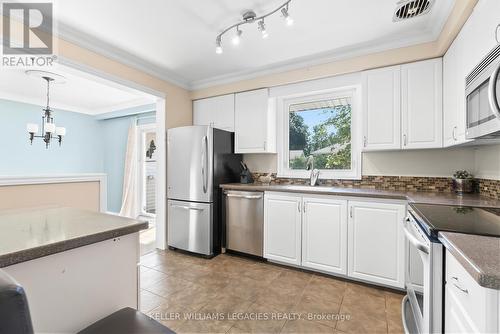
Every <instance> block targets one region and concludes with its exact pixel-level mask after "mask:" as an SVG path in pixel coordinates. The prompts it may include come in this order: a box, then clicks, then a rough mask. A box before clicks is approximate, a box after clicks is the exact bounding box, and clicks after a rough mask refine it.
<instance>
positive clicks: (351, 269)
mask: <svg viewBox="0 0 500 334" xmlns="http://www.w3.org/2000/svg"><path fill="white" fill-rule="evenodd" d="M405 213H406V207H405V205H404V204H392V203H375V202H361V201H360V202H354V201H349V220H348V221H349V224H348V232H347V233H348V238H347V240H348V245H349V246H348V250H347V253H348V265H347V268H348V272H347V273H348V275H349V276H351V277H354V278H358V279H362V280H365V281H370V282H374V283H380V284H385V285H390V286H394V287H398V288H404V259H405V256H404V255H405V252H404V234H403V221H404V218H405Z"/></svg>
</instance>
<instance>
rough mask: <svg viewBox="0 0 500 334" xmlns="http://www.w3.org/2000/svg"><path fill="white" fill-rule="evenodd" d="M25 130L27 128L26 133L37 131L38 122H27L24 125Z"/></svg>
mask: <svg viewBox="0 0 500 334" xmlns="http://www.w3.org/2000/svg"><path fill="white" fill-rule="evenodd" d="M26 130H28V133H37V132H38V124H35V123H28V124H27V125H26Z"/></svg>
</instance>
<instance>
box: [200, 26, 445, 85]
mask: <svg viewBox="0 0 500 334" xmlns="http://www.w3.org/2000/svg"><path fill="white" fill-rule="evenodd" d="M436 38H437V36H435V37H434V36H432V37H429V36H428V35H426V36H423V35H422V34H419V35H415V36H413V37H411V38H406V39H405V40H404V41H403V42H401V41H398V40H394V37H392V38H390V39H380V40H377V41H370V42H368V43H364V44H359V45H356V46H350V47H345V48H341V49H337V50H334V51H328V52H324V53H320V54H314V55H310V56H306V57H301V58H295V59H292V60H288V61H283V62H279V63H274V64H270V65H266V66H261V67H258V68H254V69H249V70H245V71H239V72H233V73H229V74H225V75H220V76H215V77H211V78H207V79H203V80H197V81H193V82H191V84H190V89H191V90H193V91H194V90H199V89H204V88H210V87H213V86H219V85H224V84H230V83H233V82H238V81H243V80H248V79H255V78H258V77H262V76H265V75H270V74H276V73H282V72H287V71H293V70H297V69H303V68H307V67H311V66H317V65H323V64H328V63H332V62H335V61H339V60H345V59H349V58H354V57H358V56H362V55H367V54H371V53H377V52H383V51H388V50H392V49H397V48H404V47H408V46H412V45H417V44H423V43H426V42H432V41H433V40H435V39H436ZM430 39H431V40H430Z"/></svg>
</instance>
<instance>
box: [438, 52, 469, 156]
mask: <svg viewBox="0 0 500 334" xmlns="http://www.w3.org/2000/svg"><path fill="white" fill-rule="evenodd" d="M459 56H460V55H459V54H457V44H455V43H454V44H453V45H452V46H451V47H450V48H449V49H448V51H447V52H446V54H445V55H444V57H443V146H444V147H449V146H453V145H456V144H457V140H458V137H457V136H458V113H459V94H460V92H459V91H458V88H459V85H458V84H457V80H459V68H458V61H459ZM464 80H465V79H464ZM462 94H464V93H462Z"/></svg>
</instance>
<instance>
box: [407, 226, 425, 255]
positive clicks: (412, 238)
mask: <svg viewBox="0 0 500 334" xmlns="http://www.w3.org/2000/svg"><path fill="white" fill-rule="evenodd" d="M405 222H406V223H405V224H404V225H403V231H404V232H405V235H406V238H407V239H408V241H409V242H410V243H411V244H412V245H413V246H415V248H416V249H418V250H419V251H421V252H424V253H425V254H429V247H428V246H427V245H425V244H423V243H421V242H420V240H418V239H417V238H415V236H414V235H413V234H412V233H411V232H410V231H409V230H408V228H407V226H408V223H409V222H410V218H406V221H405Z"/></svg>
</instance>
